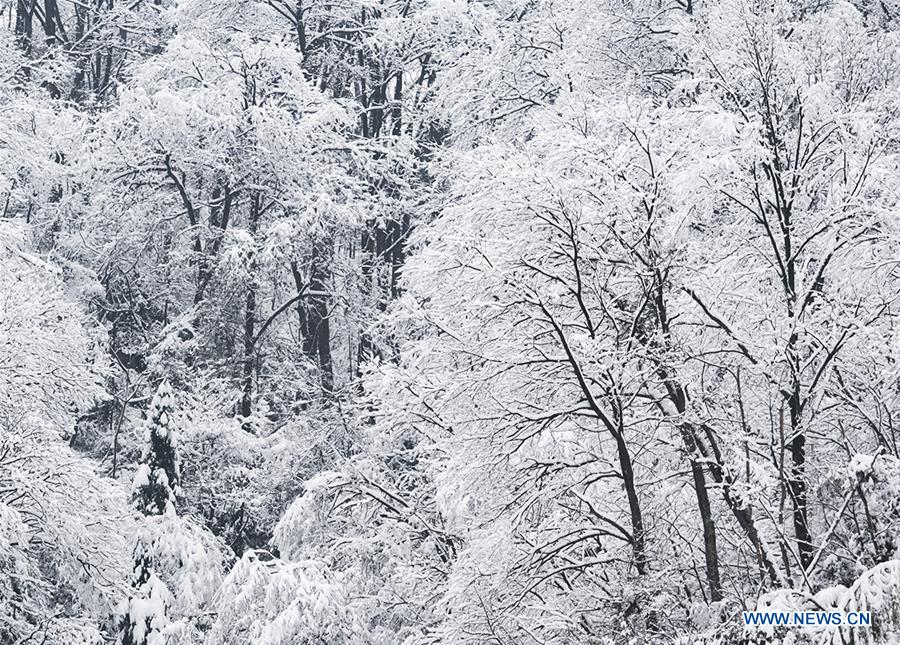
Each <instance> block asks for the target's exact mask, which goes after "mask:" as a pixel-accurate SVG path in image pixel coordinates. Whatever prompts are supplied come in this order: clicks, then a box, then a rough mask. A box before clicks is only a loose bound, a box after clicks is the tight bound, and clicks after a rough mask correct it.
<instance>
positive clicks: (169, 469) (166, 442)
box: [131, 381, 181, 515]
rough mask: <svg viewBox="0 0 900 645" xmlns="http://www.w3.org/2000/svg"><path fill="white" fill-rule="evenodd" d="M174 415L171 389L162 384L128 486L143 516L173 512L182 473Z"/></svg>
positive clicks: (149, 416)
mask: <svg viewBox="0 0 900 645" xmlns="http://www.w3.org/2000/svg"><path fill="white" fill-rule="evenodd" d="M174 413H175V397H174V394H173V393H172V386H171V385H169V383H168V382H167V381H163V382H162V383H160V385H159V387H158V388H157V390H156V394H155V395H154V396H153V400H152V401H151V402H150V408H149V409H148V410H147V422H146V425H145V430H144V436H145V438H144V440H145V442H146V443H145V445H144V451H143V453H142V455H141V464H140V465H139V466H138V468H137V471H136V472H135V474H134V481H133V482H132V485H131V488H132V499H133V500H134V502H133V503H134V505H135V507H136V508H137V509H138V510H139V511H140V512H141V513H143V514H144V515H164V514H166V513H174V512H175V501H176V496H177V492H178V486H179V482H180V480H181V469H180V465H179V459H178V453H177V450H178V430H177V429H176V427H175V418H174Z"/></svg>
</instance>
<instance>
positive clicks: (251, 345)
mask: <svg viewBox="0 0 900 645" xmlns="http://www.w3.org/2000/svg"><path fill="white" fill-rule="evenodd" d="M260 210H261V208H260V195H259V193H258V192H254V193H253V196H252V197H251V198H250V219H249V222H248V224H249V230H250V233H251V235H254V236H255V235H256V228H257V223H258V221H259V215H260ZM254 264H255V259H251V260H250V274H251V275H250V278H249V282H248V284H247V295H246V299H245V305H244V349H243V361H242V363H243V364H242V369H241V416H242V417H244V419H245V420H244V424H243V428H244V430H246V431H248V432H252V431H253V426H252V424H251V423H250V420H249V417H250V415H252V414H253V369H254V366H255V357H256V350H255V340H256V281H255V278H254V276H253V273H254V268H253V265H254Z"/></svg>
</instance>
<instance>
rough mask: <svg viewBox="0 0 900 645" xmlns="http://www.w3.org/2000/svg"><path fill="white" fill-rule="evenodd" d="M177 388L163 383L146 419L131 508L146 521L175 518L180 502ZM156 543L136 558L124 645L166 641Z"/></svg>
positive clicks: (140, 548) (164, 592)
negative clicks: (156, 518) (157, 569)
mask: <svg viewBox="0 0 900 645" xmlns="http://www.w3.org/2000/svg"><path fill="white" fill-rule="evenodd" d="M174 408H175V400H174V396H173V394H172V387H171V386H170V385H169V383H168V382H167V381H163V382H162V383H161V384H160V386H159V389H157V391H156V395H155V396H154V397H153V401H152V402H151V403H150V409H149V411H148V414H147V423H146V434H145V440H146V445H145V447H144V452H143V455H142V459H141V461H142V463H141V465H140V466H139V467H138V469H137V472H135V475H134V481H133V482H132V487H131V489H132V503H133V504H134V506H135V508H137V510H139V511H140V512H141V513H143V514H144V515H146V516H161V515H168V516H174V515H175V497H176V491H177V489H178V482H179V479H180V472H179V465H178V456H177V454H176V452H175V451H176V447H177V443H178V437H177V433H176V430H175V424H174V418H173V410H174ZM153 542H154V541H153V540H152V539H151V538H149V536H143V537H141V538H139V539H138V542H137V546H136V547H135V554H134V556H135V557H134V577H133V582H132V586H133V588H134V592H133V594H132V596H131V597H130V598H129V599H128V601H127V606H124V607H123V608H122V617H121V619H120V629H119V640H118V642H119V643H120V644H121V645H153V643H156V642H163V641H161V640H160V639H162V635H161V630H162V628H163V627H164V626H165V624H166V622H167V617H166V603H167V599H168V596H169V592H168V589H167V588H166V586H165V584H164V583H163V582H162V581H161V580H160V579H159V578H158V577H157V576H156V573H155V572H154V570H153V568H154V567H153V559H154V558H153V550H154V549H153Z"/></svg>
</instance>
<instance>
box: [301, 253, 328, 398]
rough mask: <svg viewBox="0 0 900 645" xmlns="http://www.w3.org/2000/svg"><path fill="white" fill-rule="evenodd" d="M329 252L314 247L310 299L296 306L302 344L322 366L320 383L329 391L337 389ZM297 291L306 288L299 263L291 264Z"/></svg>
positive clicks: (314, 360) (306, 352)
mask: <svg viewBox="0 0 900 645" xmlns="http://www.w3.org/2000/svg"><path fill="white" fill-rule="evenodd" d="M327 255H328V254H327V253H325V252H324V245H323V244H321V243H318V244H316V245H315V246H314V248H313V256H312V258H311V263H310V264H311V268H310V275H309V285H308V289H307V291H308V293H309V296H308V297H307V298H305V299H303V300H300V301H299V302H298V303H297V317H298V320H299V322H300V336H301V339H300V345H301V349H302V351H303V354H304V355H305V356H306V357H307V358H308V359H309V360H311V361H313V362H314V363H316V365H318V367H319V374H320V382H321V384H322V389H324V390H325V391H326V392H331V391H332V390H334V365H333V362H332V358H331V323H330V311H329V306H330V303H329V298H328V296H326V295H325V294H326V293H327V292H328V272H327ZM291 271H292V273H293V275H294V282H295V285H296V288H297V292H298V293H300V292H301V291H302V290H303V289H304V286H306V285H304V283H303V277H302V276H301V274H300V270H299V268H298V267H297V264H296V263H292V264H291Z"/></svg>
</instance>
